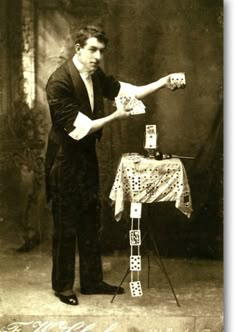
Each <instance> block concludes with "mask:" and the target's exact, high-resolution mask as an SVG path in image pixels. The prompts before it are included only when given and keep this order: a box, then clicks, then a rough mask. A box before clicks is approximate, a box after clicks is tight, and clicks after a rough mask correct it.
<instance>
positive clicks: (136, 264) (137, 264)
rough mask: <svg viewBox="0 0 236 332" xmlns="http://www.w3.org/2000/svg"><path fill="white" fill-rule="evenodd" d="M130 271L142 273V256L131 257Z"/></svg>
mask: <svg viewBox="0 0 236 332" xmlns="http://www.w3.org/2000/svg"><path fill="white" fill-rule="evenodd" d="M130 271H141V256H140V255H131V256H130Z"/></svg>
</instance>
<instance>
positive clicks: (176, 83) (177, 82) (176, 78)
mask: <svg viewBox="0 0 236 332" xmlns="http://www.w3.org/2000/svg"><path fill="white" fill-rule="evenodd" d="M170 85H171V87H172V88H173V89H180V88H182V89H183V88H185V86H186V77H185V73H183V72H180V73H173V74H170Z"/></svg>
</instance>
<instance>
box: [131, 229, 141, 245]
mask: <svg viewBox="0 0 236 332" xmlns="http://www.w3.org/2000/svg"><path fill="white" fill-rule="evenodd" d="M129 243H130V245H131V246H140V245H141V232H140V230H138V229H136V230H130V231H129Z"/></svg>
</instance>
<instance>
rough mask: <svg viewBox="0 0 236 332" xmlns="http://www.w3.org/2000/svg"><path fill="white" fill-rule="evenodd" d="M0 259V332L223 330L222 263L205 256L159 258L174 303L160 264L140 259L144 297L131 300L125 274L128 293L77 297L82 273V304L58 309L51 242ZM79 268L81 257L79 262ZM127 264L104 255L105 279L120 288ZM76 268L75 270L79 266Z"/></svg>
mask: <svg viewBox="0 0 236 332" xmlns="http://www.w3.org/2000/svg"><path fill="white" fill-rule="evenodd" d="M2 244H3V243H2V242H1V248H2V250H1V254H0V266H1V272H0V331H1V332H3V331H4V332H6V331H16V332H19V331H26V332H28V331H36V332H47V331H50V332H54V331H55V332H58V331H64V332H65V331H66V332H69V331H70V332H72V331H84V332H85V331H96V332H105V331H106V332H108V331H116V332H125V331H127V332H141V331H142V332H222V331H223V262H222V261H219V260H203V259H183V258H181V259H174V258H173V259H162V262H163V264H164V266H165V268H166V271H167V274H168V277H169V278H170V280H171V284H172V285H173V288H174V292H175V294H176V296H177V299H178V301H179V303H180V306H178V305H177V303H176V300H175V298H174V295H173V292H172V290H171V288H170V286H169V284H168V282H167V278H166V276H165V275H164V274H163V272H162V271H161V269H160V266H159V265H158V264H157V263H159V259H158V258H157V257H156V256H150V266H151V270H150V274H149V276H150V285H149V288H148V287H147V286H148V285H147V279H148V264H147V257H143V258H142V271H141V273H140V280H141V284H142V290H143V295H142V296H140V297H132V296H131V294H130V289H129V282H130V274H128V276H127V277H126V279H125V281H124V283H123V287H124V288H125V290H126V293H125V294H123V295H118V296H117V297H115V299H114V301H113V302H112V303H111V300H112V296H110V295H80V292H79V276H78V275H77V276H76V282H75V291H76V292H77V294H78V297H79V302H80V304H79V306H69V305H66V304H63V303H62V302H60V301H59V300H58V298H56V297H55V296H54V294H53V292H52V290H51V284H50V274H51V255H50V248H49V246H48V244H45V245H44V246H39V247H38V248H36V249H34V250H33V251H31V252H30V253H24V254H22V253H21V254H20V253H17V252H16V251H15V248H14V246H13V245H12V246H11V245H8V246H5V248H3V247H2ZM76 264H77V266H78V265H79V260H78V258H77V262H76ZM128 266H129V253H127V254H126V253H122V254H121V253H119V254H117V255H113V256H104V257H103V267H104V280H105V281H107V282H109V283H111V284H119V283H120V281H121V280H122V277H123V276H124V274H125V272H126V270H127V268H128ZM77 271H78V268H77Z"/></svg>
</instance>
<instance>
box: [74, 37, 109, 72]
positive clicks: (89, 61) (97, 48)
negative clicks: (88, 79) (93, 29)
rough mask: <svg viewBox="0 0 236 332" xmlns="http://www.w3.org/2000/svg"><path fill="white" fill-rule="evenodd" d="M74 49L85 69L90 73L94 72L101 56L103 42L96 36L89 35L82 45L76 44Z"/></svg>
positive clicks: (103, 46) (103, 48) (103, 47)
mask: <svg viewBox="0 0 236 332" xmlns="http://www.w3.org/2000/svg"><path fill="white" fill-rule="evenodd" d="M75 49H76V54H77V56H78V59H79V61H80V62H81V63H82V64H83V65H84V67H85V69H86V70H87V71H89V72H90V73H91V74H92V73H94V72H95V70H96V69H97V67H98V65H99V63H100V62H101V60H102V58H103V52H104V50H105V44H104V43H101V42H99V41H98V40H97V38H95V37H91V38H89V39H88V40H87V42H86V44H85V45H84V47H81V46H80V45H79V44H76V45H75Z"/></svg>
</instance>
